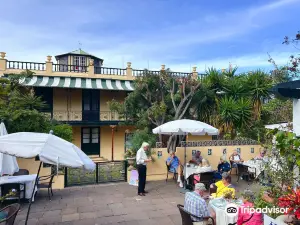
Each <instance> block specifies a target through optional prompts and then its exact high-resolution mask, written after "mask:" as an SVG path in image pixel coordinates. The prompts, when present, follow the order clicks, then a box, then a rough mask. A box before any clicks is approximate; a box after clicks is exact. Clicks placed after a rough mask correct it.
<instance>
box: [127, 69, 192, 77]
mask: <svg viewBox="0 0 300 225" xmlns="http://www.w3.org/2000/svg"><path fill="white" fill-rule="evenodd" d="M145 73H149V74H153V75H160V73H161V71H154V70H132V75H133V76H134V77H141V76H143V75H144V74H145ZM168 73H169V75H170V76H173V77H188V76H191V75H192V73H182V72H168Z"/></svg>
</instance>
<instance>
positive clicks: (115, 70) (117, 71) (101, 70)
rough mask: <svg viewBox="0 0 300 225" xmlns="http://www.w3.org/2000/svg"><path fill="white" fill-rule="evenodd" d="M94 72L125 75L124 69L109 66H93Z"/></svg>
mask: <svg viewBox="0 0 300 225" xmlns="http://www.w3.org/2000/svg"><path fill="white" fill-rule="evenodd" d="M95 74H108V75H119V76H126V69H120V68H109V67H95Z"/></svg>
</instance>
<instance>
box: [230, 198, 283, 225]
mask: <svg viewBox="0 0 300 225" xmlns="http://www.w3.org/2000/svg"><path fill="white" fill-rule="evenodd" d="M241 211H242V212H243V213H247V214H250V215H251V216H250V218H249V219H247V220H246V221H243V223H246V222H248V221H249V220H251V219H252V217H253V215H254V213H259V214H261V213H264V214H265V213H282V214H283V213H285V214H286V213H287V212H288V210H287V208H276V207H271V208H268V207H265V208H251V207H242V209H241ZM225 212H226V214H227V216H228V217H229V220H231V221H236V219H235V218H236V217H237V214H238V206H237V205H235V204H232V203H230V204H228V205H227V206H226V208H225ZM231 221H230V222H231ZM235 224H236V223H235V222H232V223H228V225H235Z"/></svg>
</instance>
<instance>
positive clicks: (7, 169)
mask: <svg viewBox="0 0 300 225" xmlns="http://www.w3.org/2000/svg"><path fill="white" fill-rule="evenodd" d="M3 135H7V130H6V127H5V125H4V123H2V122H1V124H0V136H3ZM18 171H19V166H18V163H17V159H16V157H14V156H11V155H7V154H3V153H0V176H2V175H4V174H5V175H13V174H14V173H15V172H18Z"/></svg>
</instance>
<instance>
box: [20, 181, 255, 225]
mask: <svg viewBox="0 0 300 225" xmlns="http://www.w3.org/2000/svg"><path fill="white" fill-rule="evenodd" d="M235 181H236V178H235V177H233V184H236V183H235ZM247 187H248V184H247V182H245V181H243V180H241V181H240V182H239V184H238V186H237V191H238V192H240V191H243V190H244V189H245V188H247ZM146 188H147V190H148V191H149V194H147V196H146V197H139V196H137V195H136V192H137V191H136V188H135V187H134V186H130V185H128V184H127V183H113V184H106V185H92V186H80V187H72V188H66V189H63V190H56V191H55V190H54V197H53V198H52V201H49V200H48V198H47V197H46V196H47V195H46V192H44V191H42V192H39V194H38V196H37V197H36V199H35V203H33V205H32V207H31V212H30V220H29V223H28V224H30V225H35V224H57V225H77V224H83V225H95V224H97V225H102V224H110V225H139V224H141V225H148V224H149V225H150V224H155V225H159V224H164V225H168V224H170V225H181V217H180V214H179V211H178V209H177V207H176V205H177V204H183V202H184V195H183V194H181V193H180V192H179V190H180V189H179V188H178V187H177V186H176V184H175V183H174V182H173V181H171V180H170V181H169V182H168V183H166V182H165V181H153V182H148V183H147V185H146ZM250 188H251V189H252V190H253V189H254V190H258V188H259V186H258V185H256V184H255V185H251V184H250ZM27 207H28V204H24V205H23V206H22V209H21V211H20V212H19V214H18V216H17V218H16V221H15V224H17V225H23V224H24V221H25V218H26V212H27V211H26V210H27Z"/></svg>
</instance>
